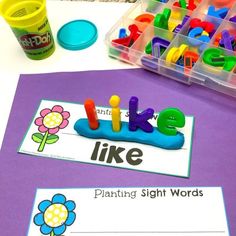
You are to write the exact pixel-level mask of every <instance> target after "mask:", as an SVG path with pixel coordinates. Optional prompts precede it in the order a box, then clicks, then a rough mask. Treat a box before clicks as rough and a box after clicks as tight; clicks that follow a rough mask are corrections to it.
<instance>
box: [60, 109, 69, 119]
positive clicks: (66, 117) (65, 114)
mask: <svg viewBox="0 0 236 236" xmlns="http://www.w3.org/2000/svg"><path fill="white" fill-rule="evenodd" d="M61 115H62V116H63V118H64V119H68V118H69V117H70V113H69V112H68V111H63V112H62V113H61Z"/></svg>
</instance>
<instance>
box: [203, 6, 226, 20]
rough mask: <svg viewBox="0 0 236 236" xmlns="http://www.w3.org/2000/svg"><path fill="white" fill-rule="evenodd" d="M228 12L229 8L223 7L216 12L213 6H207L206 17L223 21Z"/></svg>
mask: <svg viewBox="0 0 236 236" xmlns="http://www.w3.org/2000/svg"><path fill="white" fill-rule="evenodd" d="M228 11H229V8H227V7H224V8H220V9H218V10H216V8H215V6H209V8H208V13H207V15H208V16H214V17H217V18H220V19H224V18H225V17H226V15H227V13H228Z"/></svg>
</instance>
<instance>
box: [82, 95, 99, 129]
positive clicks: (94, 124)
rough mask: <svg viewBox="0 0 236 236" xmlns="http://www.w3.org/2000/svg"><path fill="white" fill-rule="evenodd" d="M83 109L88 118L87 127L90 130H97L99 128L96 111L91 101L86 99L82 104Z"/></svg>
mask: <svg viewBox="0 0 236 236" xmlns="http://www.w3.org/2000/svg"><path fill="white" fill-rule="evenodd" d="M84 108H85V111H86V114H87V117H88V122H89V127H90V128H91V129H97V128H98V126H99V122H98V118H97V111H96V107H95V104H94V101H93V100H92V99H87V100H86V101H85V102H84Z"/></svg>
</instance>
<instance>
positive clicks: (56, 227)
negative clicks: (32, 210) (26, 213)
mask: <svg viewBox="0 0 236 236" xmlns="http://www.w3.org/2000/svg"><path fill="white" fill-rule="evenodd" d="M75 208H76V204H75V202H74V201H71V200H68V201H67V200H66V197H65V196H64V195H63V194H55V195H54V196H53V198H52V200H51V201H49V200H44V201H42V202H40V203H39V205H38V209H39V211H40V213H37V214H36V215H35V216H34V219H33V220H34V224H36V225H37V226H40V232H41V233H42V234H43V235H50V236H60V235H62V234H64V232H65V231H66V228H67V227H68V226H71V225H72V224H73V223H74V222H75V218H76V214H75V213H74V210H75Z"/></svg>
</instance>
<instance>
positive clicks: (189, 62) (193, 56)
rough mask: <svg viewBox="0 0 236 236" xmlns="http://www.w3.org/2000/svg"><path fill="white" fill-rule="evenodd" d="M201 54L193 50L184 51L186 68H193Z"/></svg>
mask: <svg viewBox="0 0 236 236" xmlns="http://www.w3.org/2000/svg"><path fill="white" fill-rule="evenodd" d="M198 58H199V55H198V54H197V53H195V52H192V51H186V52H185V53H184V68H187V69H192V67H193V64H194V63H196V62H197V60H198Z"/></svg>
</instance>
